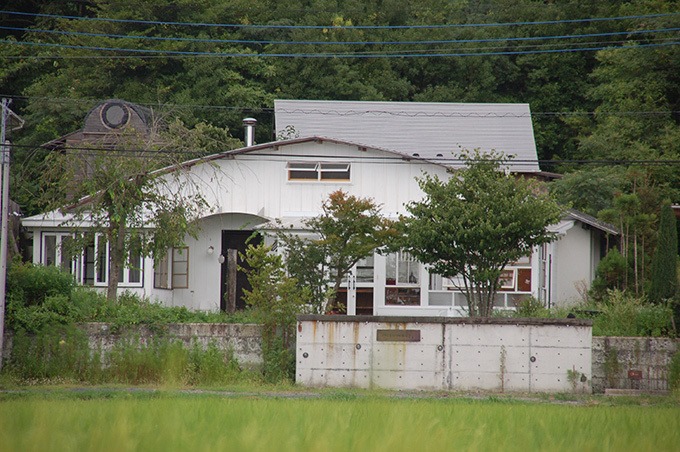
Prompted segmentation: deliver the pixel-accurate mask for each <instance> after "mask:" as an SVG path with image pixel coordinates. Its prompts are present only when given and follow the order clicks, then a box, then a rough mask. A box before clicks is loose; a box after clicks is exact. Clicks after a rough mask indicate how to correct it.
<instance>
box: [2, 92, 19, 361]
mask: <svg viewBox="0 0 680 452" xmlns="http://www.w3.org/2000/svg"><path fill="white" fill-rule="evenodd" d="M10 102H11V101H9V100H7V99H5V98H3V99H2V118H1V122H0V160H1V161H2V185H0V187H2V197H1V198H0V200H1V201H0V206H2V207H1V209H0V370H1V369H2V359H3V356H2V355H3V348H4V346H5V298H6V295H7V240H8V231H9V225H8V223H9V221H8V218H9V152H10V151H9V150H10V147H9V141H6V134H7V126H8V122H9V118H10V115H11V116H12V119H16V120H18V127H16V128H17V129H20V128H21V127H23V125H24V121H23V119H21V118H20V117H19V116H17V115H16V114H14V112H12V110H10V109H9V104H10Z"/></svg>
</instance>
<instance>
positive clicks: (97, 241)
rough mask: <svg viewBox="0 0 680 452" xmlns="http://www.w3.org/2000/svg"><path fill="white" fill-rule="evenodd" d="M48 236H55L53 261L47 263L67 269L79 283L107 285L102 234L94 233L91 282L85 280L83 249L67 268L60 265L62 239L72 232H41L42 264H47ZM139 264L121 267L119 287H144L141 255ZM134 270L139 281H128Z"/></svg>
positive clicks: (106, 250) (107, 265)
mask: <svg viewBox="0 0 680 452" xmlns="http://www.w3.org/2000/svg"><path fill="white" fill-rule="evenodd" d="M48 237H55V251H54V262H51V263H49V265H55V266H62V268H65V269H67V270H68V271H69V272H70V273H71V274H73V276H74V278H75V280H76V281H77V282H78V283H79V284H83V285H91V286H94V287H106V286H108V283H109V280H108V277H109V275H110V270H111V264H110V260H109V247H108V246H107V243H108V242H107V240H106V238H105V237H104V236H103V235H102V234H96V235H95V237H94V256H95V258H94V263H93V265H94V268H93V269H92V272H93V281H92V283H91V284H90V283H89V282H87V281H86V280H85V276H86V275H87V268H86V266H87V264H88V263H87V262H86V260H85V253H86V252H85V250H83V252H81V253H80V254H78V255H77V256H74V258H73V260H72V261H71V263H70V265H69V266H68V268H66V267H63V265H62V264H63V262H64V261H63V256H62V252H61V244H62V242H63V241H64V239H66V238H71V237H73V234H72V233H69V232H52V231H43V232H42V233H41V238H40V263H41V264H43V265H48V262H47V260H48V256H47V240H48ZM100 256H101V260H102V262H103V263H104V265H103V266H102V265H101V263H99V262H97V261H98V260H99V258H100ZM139 264H140V268H139V269H131V268H129V267H123V268H122V269H121V271H122V276H123V280H122V281H120V282H119V283H118V286H119V287H144V259H143V258H142V257H141V256H140V257H139ZM135 270H137V271H139V281H137V282H133V281H130V275H131V273H132V272H134V271H135Z"/></svg>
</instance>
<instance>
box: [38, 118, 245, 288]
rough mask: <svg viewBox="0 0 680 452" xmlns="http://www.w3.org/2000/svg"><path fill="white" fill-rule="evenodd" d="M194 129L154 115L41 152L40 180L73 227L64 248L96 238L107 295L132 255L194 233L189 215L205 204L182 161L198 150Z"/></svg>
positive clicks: (150, 252)
mask: <svg viewBox="0 0 680 452" xmlns="http://www.w3.org/2000/svg"><path fill="white" fill-rule="evenodd" d="M202 130H204V131H205V130H206V129H202ZM209 131H210V132H212V133H213V136H214V135H216V134H215V131H214V130H209ZM225 134H226V132H225ZM196 135H197V132H195V131H193V132H192V131H190V130H187V129H186V128H185V127H184V126H183V125H182V124H181V123H180V122H175V123H173V124H171V125H170V127H168V128H167V129H166V128H161V127H160V126H159V124H158V123H157V122H156V123H155V124H154V126H153V127H151V129H150V132H149V133H144V134H142V133H138V132H137V131H134V130H129V129H128V130H124V131H122V132H116V131H112V132H109V133H108V134H106V135H104V136H103V137H102V140H101V141H100V142H98V143H93V144H89V145H88V149H86V150H85V151H83V150H69V149H67V150H65V151H62V152H54V153H52V154H51V155H50V156H48V158H47V159H46V161H45V173H44V176H43V177H44V179H45V186H49V187H52V188H53V189H52V190H50V191H49V192H47V195H46V196H47V197H48V198H49V202H50V205H51V206H52V207H53V208H55V209H56V208H58V209H61V211H62V212H63V213H64V214H65V216H66V221H65V223H64V224H65V225H68V226H70V227H71V228H72V230H73V239H72V240H69V241H67V242H66V243H65V245H64V246H65V247H66V248H67V249H65V250H64V252H65V255H67V256H68V255H70V256H74V255H77V254H79V253H81V252H82V251H83V250H85V249H86V248H88V247H91V246H92V245H93V243H95V240H96V241H97V242H98V243H99V246H98V252H99V253H102V254H105V253H106V251H107V249H108V264H109V266H108V269H106V268H104V269H102V270H103V271H108V288H107V297H108V298H109V299H115V298H116V296H117V290H118V282H119V277H120V275H121V271H122V270H123V268H124V267H125V266H131V265H134V261H135V259H134V257H135V256H141V257H145V256H153V257H154V259H158V258H161V257H162V256H164V255H165V253H167V249H168V248H169V247H172V246H178V245H180V244H182V243H183V241H184V239H185V236H186V235H187V234H189V235H192V236H196V234H197V232H198V231H197V229H196V225H195V223H194V220H195V219H197V218H198V217H199V216H200V214H201V213H203V212H204V211H205V210H206V209H207V205H206V203H205V201H204V199H203V197H202V196H201V195H200V192H199V191H198V190H195V189H194V188H195V187H194V185H195V184H197V183H198V181H193V180H192V178H191V176H190V174H189V172H188V171H186V170H184V169H183V168H182V166H181V165H179V163H180V162H181V161H182V160H185V159H188V158H189V157H191V156H196V155H198V153H197V149H196V148H195V147H193V146H192V144H196V143H198V142H201V141H202V139H199V138H198V137H196ZM203 138H204V139H205V137H203ZM209 141H210V142H211V144H212V143H213V140H212V139H211V140H209ZM234 141H235V140H233V139H232V140H231V142H225V143H223V149H229V148H230V147H233V144H234ZM187 144H188V145H189V146H190V147H189V148H187V147H186V146H187ZM95 238H96V239H95ZM104 244H105V245H104ZM100 265H101V264H100Z"/></svg>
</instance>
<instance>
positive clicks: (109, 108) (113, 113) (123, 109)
mask: <svg viewBox="0 0 680 452" xmlns="http://www.w3.org/2000/svg"><path fill="white" fill-rule="evenodd" d="M129 119H130V110H129V109H128V107H127V106H126V105H123V104H121V103H117V102H116V103H110V104H106V105H105V106H104V108H102V121H103V122H104V124H105V125H106V127H109V128H110V129H118V128H120V127H122V126H124V125H125V124H127V122H128V120H129Z"/></svg>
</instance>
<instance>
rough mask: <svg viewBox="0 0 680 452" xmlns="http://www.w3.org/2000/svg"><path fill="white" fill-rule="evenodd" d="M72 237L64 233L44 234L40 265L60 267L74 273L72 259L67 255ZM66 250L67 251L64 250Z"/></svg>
mask: <svg viewBox="0 0 680 452" xmlns="http://www.w3.org/2000/svg"><path fill="white" fill-rule="evenodd" d="M70 240H71V236H70V235H68V234H64V233H51V232H46V233H43V236H42V255H41V256H40V263H41V264H43V265H45V266H48V265H55V266H60V267H61V268H63V269H64V270H66V271H68V272H72V261H73V260H72V259H71V258H70V257H69V256H68V255H67V253H68V244H69V242H70ZM64 248H66V249H64Z"/></svg>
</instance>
